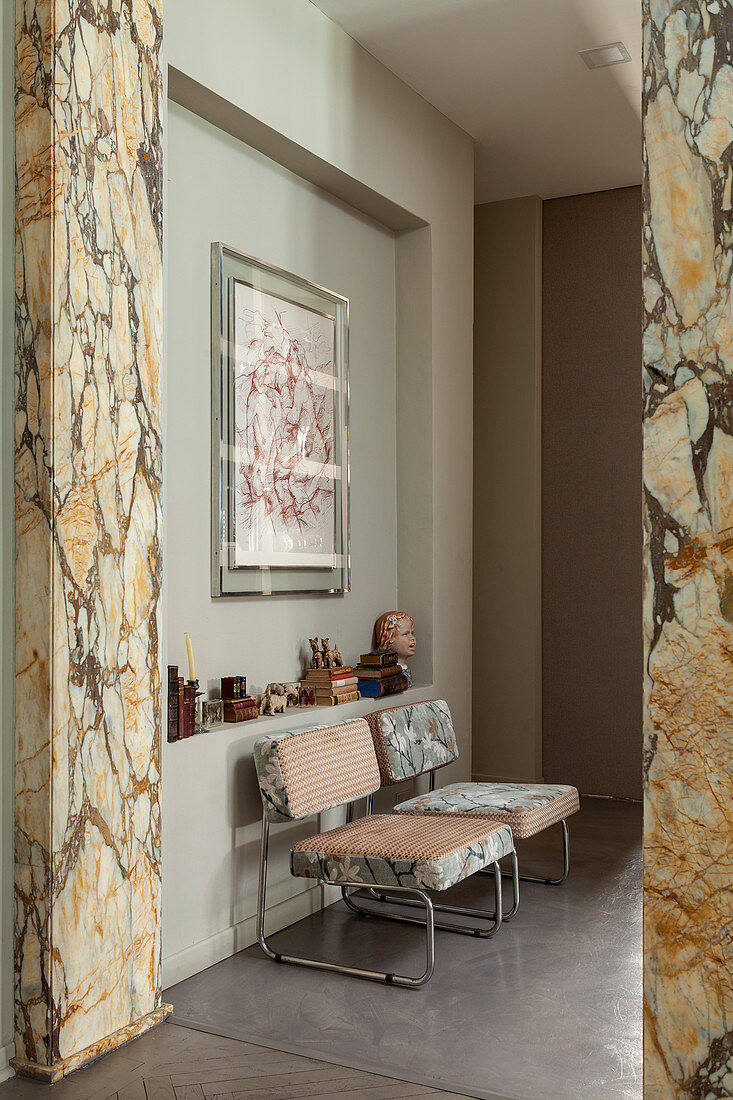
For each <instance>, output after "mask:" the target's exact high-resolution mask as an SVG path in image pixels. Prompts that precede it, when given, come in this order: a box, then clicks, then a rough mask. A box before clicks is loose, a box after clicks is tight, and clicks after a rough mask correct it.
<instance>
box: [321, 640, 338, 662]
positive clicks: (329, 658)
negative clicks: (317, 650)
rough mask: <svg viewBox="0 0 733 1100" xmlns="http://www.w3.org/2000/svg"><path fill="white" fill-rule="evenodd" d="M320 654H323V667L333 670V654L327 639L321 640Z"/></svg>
mask: <svg viewBox="0 0 733 1100" xmlns="http://www.w3.org/2000/svg"><path fill="white" fill-rule="evenodd" d="M321 653H322V654H323V667H324V668H335V667H336V666H335V664H334V659H333V653H332V651H331V647H330V645H329V644H328V638H321Z"/></svg>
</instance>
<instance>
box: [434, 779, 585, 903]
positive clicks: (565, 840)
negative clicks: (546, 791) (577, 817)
mask: <svg viewBox="0 0 733 1100" xmlns="http://www.w3.org/2000/svg"><path fill="white" fill-rule="evenodd" d="M428 782H429V789H430V791H434V790H435V772H434V771H432V772H431V773H430V779H429V781H428ZM560 824H561V826H562V874H561V875H560V878H543V877H542V876H541V875H520V876H519V877H520V879H521V880H522V882H539V883H541V884H542V885H543V886H562V884H563V882H565V879H566V878H567V877H568V875H569V874H570V831H569V829H568V823H567V821H565V820H563V821H561V822H560ZM514 871H515V868H512V870H511V871H502V875H503V876H504V878H509V877H510V876H511V877H513V876H514ZM483 873H484V874H489V873H490V871H489V868H488V867H485V868H484V870H483ZM516 911H517V910H516V906H515V908H514V909H513V910H512V912H511V916H508V917H505V918H504V920H511V917H513V916H514V914H515V913H516Z"/></svg>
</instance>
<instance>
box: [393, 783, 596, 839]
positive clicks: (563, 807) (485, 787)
mask: <svg viewBox="0 0 733 1100" xmlns="http://www.w3.org/2000/svg"><path fill="white" fill-rule="evenodd" d="M579 809H580V799H579V798H578V792H577V790H576V789H575V787H567V786H563V785H561V784H551V783H450V784H449V785H448V786H447V787H441V788H440V790H438V791H431V792H429V793H428V794H421V795H418V796H417V798H410V799H409V800H408V801H407V802H400V803H399V804H398V805H397V806H395V808H394V813H395V814H436V815H437V814H440V815H441V816H445V815H446V814H453V815H455V816H456V817H462V818H470V819H472V820H474V821H475V820H476V819H477V818H482V819H484V820H486V821H501V822H503V823H505V824H506V825H509V826H511V830H512V833H513V835H514V837H515V838H517V839H519V840H522V839H524V838H526V837H529V836H534V834H535V833H539V832H541V831H542V829H547V828H548V826H550V825H556V824H557V823H558V822H559V821H563V820H564V819H565V818H567V817H569V816H570V815H571V814H574V813H575V812H576V811H577V810H579Z"/></svg>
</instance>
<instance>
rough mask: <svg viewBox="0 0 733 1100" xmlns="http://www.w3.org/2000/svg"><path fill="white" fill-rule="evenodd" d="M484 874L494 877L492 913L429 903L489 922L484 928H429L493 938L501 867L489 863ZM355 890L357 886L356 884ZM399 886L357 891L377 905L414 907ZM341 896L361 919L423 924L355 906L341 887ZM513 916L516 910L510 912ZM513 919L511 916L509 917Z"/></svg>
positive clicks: (499, 920)
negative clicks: (393, 895) (380, 903)
mask: <svg viewBox="0 0 733 1100" xmlns="http://www.w3.org/2000/svg"><path fill="white" fill-rule="evenodd" d="M484 870H486V871H489V872H492V871H493V875H494V912H493V913H488V912H486V911H485V910H483V909H462V908H460V907H459V906H457V905H436V904H435V903H434V902H433V905H432V908H433V909H434V910H437V911H438V912H441V913H456V914H463V915H464V916H469V917H478V918H479V919H481V920H487V921H488V920H490V921H491V922H492V923H491V925H490V926H489V927H488V928H481V927H476V926H475V925H471V926H470V925H461V924H450V923H448V922H447V921H435V920H433V925H434V927H435V928H440V929H441V930H442V931H444V932H457V933H458V934H459V935H462V936H478V937H480V938H481V939H484V940H489V939H491V937H492V936H495V935H496V933H497V932H498V931H499V929H500V928H501V925H502V919H503V918H502V897H501V867H500V866H499V864H498V863H492V865H491V867H490V868H489V867H486V868H484ZM357 886H358V884H357ZM404 889H405V888H404V887H403V886H389V887H379V886H371V887H369V888H368V890H366V891H364V887H363V885H362V886H361V887H360V891H364V892H365V893H366V894H367V895H368V896H369V897H376V898H377V899H378V900H379V901H380V902H385V903H387V904H391V905H400V906H403V905H415V904H417V903H416V902H414V901H411V900H406V899H405V898H404V897H403V896H402V892H403V891H404ZM412 892H413V893H422V891H414V890H413V891H412ZM392 894H398V895H399V896H397V897H392V896H391V895H392ZM341 896H342V897H343V899H344V901H345V902H346V904H347V905H348V907H349V909H351V911H352V912H354V913H359V914H360V915H361V916H365V917H376V918H377V919H378V920H392V921H398V922H399V923H400V924H420V925H422V926H423V927H424V926H425V921H424V920H422V919H421V918H420V917H408V916H407V915H406V914H402V913H387V912H385V911H384V910H382V909H373V908H371V907H367V906H364V905H357V903H356V902H355V900H354V898H355V896H356V892H355V893H354V894H350V893H349V890H348V887H347V886H342V887H341ZM514 912H516V909H515V910H514ZM512 915H513V913H512Z"/></svg>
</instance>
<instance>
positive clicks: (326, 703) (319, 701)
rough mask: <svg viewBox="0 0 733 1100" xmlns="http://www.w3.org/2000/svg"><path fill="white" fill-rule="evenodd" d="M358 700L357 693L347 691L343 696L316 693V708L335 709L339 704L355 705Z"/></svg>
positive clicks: (358, 695)
mask: <svg viewBox="0 0 733 1100" xmlns="http://www.w3.org/2000/svg"><path fill="white" fill-rule="evenodd" d="M360 698H361V696H360V694H359V692H358V691H347V692H344V694H343V695H318V694H317V693H316V706H317V707H337V706H339V705H340V704H341V703H356V702H358V700H359V699H360Z"/></svg>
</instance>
